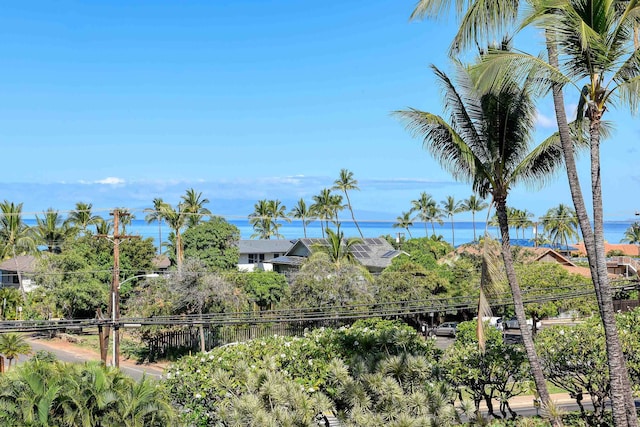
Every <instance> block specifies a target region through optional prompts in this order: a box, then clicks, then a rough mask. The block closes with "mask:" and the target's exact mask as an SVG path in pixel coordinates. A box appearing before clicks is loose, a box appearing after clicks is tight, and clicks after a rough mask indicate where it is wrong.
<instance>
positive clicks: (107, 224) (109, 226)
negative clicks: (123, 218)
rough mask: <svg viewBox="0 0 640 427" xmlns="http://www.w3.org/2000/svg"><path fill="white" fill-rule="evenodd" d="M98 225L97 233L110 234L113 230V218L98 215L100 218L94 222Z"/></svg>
mask: <svg viewBox="0 0 640 427" xmlns="http://www.w3.org/2000/svg"><path fill="white" fill-rule="evenodd" d="M94 225H95V226H96V234H97V235H102V236H108V235H110V234H111V233H112V232H113V223H112V222H111V220H110V219H109V220H106V219H104V218H100V217H98V220H97V221H96V222H95V224H94Z"/></svg>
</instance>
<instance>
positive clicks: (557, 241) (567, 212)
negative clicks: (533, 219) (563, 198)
mask: <svg viewBox="0 0 640 427" xmlns="http://www.w3.org/2000/svg"><path fill="white" fill-rule="evenodd" d="M542 226H543V227H544V231H545V233H548V234H549V237H550V238H551V241H552V242H553V245H554V246H555V247H561V245H562V244H564V246H565V248H566V250H567V251H569V239H574V238H577V237H578V230H577V229H578V217H577V216H576V211H575V210H573V209H571V208H570V207H569V206H567V205H565V204H563V203H560V204H559V205H558V206H557V207H555V208H551V209H549V210H548V211H547V213H546V214H545V216H544V217H542Z"/></svg>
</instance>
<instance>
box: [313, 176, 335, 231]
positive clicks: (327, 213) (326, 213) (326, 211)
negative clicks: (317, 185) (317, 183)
mask: <svg viewBox="0 0 640 427" xmlns="http://www.w3.org/2000/svg"><path fill="white" fill-rule="evenodd" d="M332 196H333V195H332V194H331V190H330V189H329V188H323V189H322V190H320V193H319V194H318V195H316V196H313V202H314V203H313V204H312V205H311V210H312V212H313V213H314V215H315V216H316V217H317V218H318V219H319V220H320V228H321V230H322V237H323V238H324V235H325V229H327V228H329V221H330V220H331V219H332V218H333V213H334V210H333V207H332V203H333V199H332ZM323 221H324V222H323Z"/></svg>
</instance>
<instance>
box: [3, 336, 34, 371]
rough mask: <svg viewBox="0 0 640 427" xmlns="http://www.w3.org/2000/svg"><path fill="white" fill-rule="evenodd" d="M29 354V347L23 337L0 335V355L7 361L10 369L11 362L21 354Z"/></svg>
mask: <svg viewBox="0 0 640 427" xmlns="http://www.w3.org/2000/svg"><path fill="white" fill-rule="evenodd" d="M29 353H31V346H30V345H29V344H28V343H27V342H26V341H25V340H24V337H23V336H22V335H20V334H14V333H10V334H0V354H3V355H4V357H5V358H6V359H7V360H8V361H9V368H11V362H12V361H13V359H15V358H16V357H18V356H20V355H21V354H29Z"/></svg>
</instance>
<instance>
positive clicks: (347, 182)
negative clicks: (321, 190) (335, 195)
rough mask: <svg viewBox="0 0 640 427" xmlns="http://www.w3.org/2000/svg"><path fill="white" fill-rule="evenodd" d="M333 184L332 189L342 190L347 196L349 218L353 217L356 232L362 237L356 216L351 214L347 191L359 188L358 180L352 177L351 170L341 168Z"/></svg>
mask: <svg viewBox="0 0 640 427" xmlns="http://www.w3.org/2000/svg"><path fill="white" fill-rule="evenodd" d="M333 184H334V185H333V189H334V190H342V191H343V192H344V196H345V197H346V198H347V207H348V208H349V212H351V219H353V223H354V224H355V225H356V228H357V229H358V233H359V234H360V237H361V238H362V239H364V235H363V234H362V231H361V230H360V226H359V225H358V222H357V221H356V217H355V216H354V215H353V209H352V207H351V200H350V199H349V193H348V190H360V188H358V180H357V179H355V178H354V177H353V172H351V171H350V170H348V169H341V170H340V177H339V178H338V179H336V180H335V182H334V183H333Z"/></svg>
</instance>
